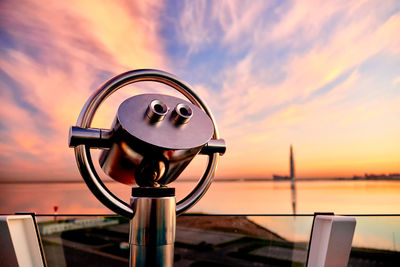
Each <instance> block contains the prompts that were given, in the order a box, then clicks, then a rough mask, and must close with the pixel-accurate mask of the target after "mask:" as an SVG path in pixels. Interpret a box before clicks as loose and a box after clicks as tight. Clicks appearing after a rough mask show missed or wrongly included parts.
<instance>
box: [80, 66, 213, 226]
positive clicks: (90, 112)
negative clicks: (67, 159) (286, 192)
mask: <svg viewBox="0 0 400 267" xmlns="http://www.w3.org/2000/svg"><path fill="white" fill-rule="evenodd" d="M141 81H153V82H159V83H163V84H165V85H168V86H170V87H172V88H174V89H176V90H177V91H179V92H180V93H182V94H183V95H184V96H185V97H186V98H187V99H189V101H191V102H192V103H193V104H194V105H196V106H198V107H200V108H201V109H202V110H203V111H205V112H206V113H207V115H208V116H209V117H210V118H211V120H212V122H213V124H214V135H213V138H214V139H218V138H219V133H218V129H217V125H216V123H215V119H214V117H213V115H212V114H211V112H210V110H209V108H208V107H207V105H206V104H205V103H204V102H203V101H202V100H201V99H200V98H199V97H198V96H197V95H196V94H195V93H194V92H193V90H192V89H191V88H190V86H189V85H188V84H186V83H185V82H183V81H181V80H180V79H178V78H177V77H175V76H174V75H171V74H169V73H167V72H163V71H159V70H151V69H141V70H133V71H128V72H125V73H122V74H120V75H118V76H115V77H113V78H112V79H110V80H109V81H107V82H106V83H105V84H103V85H102V86H101V87H100V88H99V89H98V90H97V91H96V92H94V94H93V95H92V96H91V97H90V98H89V99H88V100H87V102H86V103H85V106H84V107H83V108H82V111H81V113H80V115H79V118H78V121H77V126H79V127H82V128H90V126H91V123H92V121H93V118H94V115H95V113H96V111H97V109H98V107H99V106H100V105H101V103H103V102H104V100H105V99H106V98H107V97H108V96H110V95H111V94H112V93H114V92H115V91H117V90H118V89H120V88H122V87H124V86H126V85H128V84H131V83H135V82H141ZM75 157H76V161H77V164H78V168H79V170H80V172H81V175H82V177H83V179H84V180H85V182H86V184H87V186H88V187H89V189H90V190H91V191H92V193H93V194H94V195H95V196H96V197H97V199H98V200H100V202H102V203H103V204H104V205H105V206H106V207H108V208H109V209H111V210H112V211H114V212H115V213H118V214H120V215H122V216H125V217H128V218H132V217H133V215H134V211H133V210H132V208H131V207H130V205H129V204H127V203H125V202H124V201H122V200H120V199H119V198H118V197H116V196H115V195H114V194H113V193H112V192H111V191H110V190H108V188H107V187H106V186H105V185H104V183H103V182H102V181H101V179H100V177H99V175H98V174H97V172H96V170H95V168H94V165H93V162H92V158H91V154H90V147H88V146H87V145H79V146H77V147H75ZM208 157H209V158H208V164H207V168H206V171H205V172H204V174H203V176H202V178H201V179H200V180H199V182H198V184H197V185H196V187H195V188H194V189H193V190H192V191H191V192H190V193H189V195H187V196H186V197H185V198H183V199H182V200H181V201H179V202H178V203H177V206H176V213H177V214H178V215H179V214H181V213H183V212H184V211H186V210H187V209H189V208H190V207H191V206H192V205H194V204H195V203H196V202H197V201H198V200H199V199H200V198H201V197H202V196H203V195H204V194H205V192H206V191H207V189H208V188H209V186H210V184H211V182H212V180H213V177H214V172H215V169H216V167H217V164H218V159H219V154H218V153H213V154H210V155H208Z"/></svg>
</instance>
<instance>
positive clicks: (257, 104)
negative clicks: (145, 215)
mask: <svg viewBox="0 0 400 267" xmlns="http://www.w3.org/2000/svg"><path fill="white" fill-rule="evenodd" d="M139 68H140V69H142V68H154V69H161V70H164V71H167V72H170V73H173V74H175V75H177V76H178V77H180V78H181V79H183V80H185V81H186V82H188V83H189V84H191V85H192V87H193V88H194V90H195V91H196V92H197V93H198V94H199V95H200V96H201V97H202V98H203V99H204V100H205V102H206V103H207V104H208V105H209V107H210V109H211V110H212V111H213V113H214V115H215V118H216V121H217V123H218V126H219V130H220V133H221V137H222V138H224V139H225V140H226V142H227V145H228V149H227V153H226V154H225V155H224V156H223V157H221V161H220V165H219V169H218V172H217V178H218V179H222V178H250V177H252V178H253V177H267V178H268V177H272V175H273V174H279V175H288V173H289V147H290V145H291V144H293V148H294V153H295V162H296V175H297V177H337V176H353V175H364V173H385V174H389V173H395V172H397V173H399V172H400V1H398V0H393V1H390V0H387V1H386V0H385V1H365V0H361V1H348V0H344V1H176V2H175V1H153V0H152V1H127V0H126V1H81V0H76V1H73V0H71V1H45V2H44V1H38V0H26V1H12V0H3V1H0V99H1V105H0V180H3V181H4V180H8V181H10V180H12V181H13V180H79V179H80V175H79V173H78V170H77V167H76V164H75V159H74V155H73V150H72V149H70V148H68V145H67V139H68V130H69V127H70V126H71V125H75V123H76V120H77V118H78V114H79V112H80V110H81V109H82V106H83V105H84V103H85V101H86V100H87V98H88V97H89V96H90V95H91V93H92V92H93V91H94V90H96V89H97V88H98V87H99V86H100V85H101V84H102V83H103V82H105V81H106V80H108V79H109V78H111V77H112V76H114V75H117V74H119V73H122V72H125V71H127V70H131V69H139ZM152 88H153V87H152V85H151V84H150V85H147V84H146V85H145V86H137V87H135V86H133V87H132V88H131V87H130V88H128V89H127V90H125V91H124V92H122V93H121V94H120V95H117V96H115V97H114V98H112V99H110V101H109V102H108V103H107V104H108V105H107V106H105V107H104V108H103V110H102V111H101V112H100V113H99V116H98V118H97V119H96V121H95V126H97V127H102V128H107V127H109V126H110V124H111V122H112V119H113V116H114V115H115V110H116V108H117V107H118V105H119V103H120V102H121V101H122V100H123V99H125V98H126V97H127V96H131V95H135V94H138V93H143V92H148V93H151V92H152V91H151V89H152ZM154 88H155V90H161V88H158V87H157V85H155V86H154ZM203 157H204V156H203ZM196 164H197V163H195V167H194V168H200V167H201V164H197V165H198V166H197V165H196ZM186 176H190V174H186Z"/></svg>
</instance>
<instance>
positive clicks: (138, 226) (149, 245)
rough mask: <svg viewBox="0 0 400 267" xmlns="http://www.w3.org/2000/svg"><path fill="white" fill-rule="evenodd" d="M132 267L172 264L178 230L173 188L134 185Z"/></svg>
mask: <svg viewBox="0 0 400 267" xmlns="http://www.w3.org/2000/svg"><path fill="white" fill-rule="evenodd" d="M132 195H133V196H132V197H131V206H132V209H133V210H134V217H133V218H132V219H131V221H130V236H129V246H130V258H129V266H173V264H174V242H175V229H176V200H175V190H174V188H133V190H132Z"/></svg>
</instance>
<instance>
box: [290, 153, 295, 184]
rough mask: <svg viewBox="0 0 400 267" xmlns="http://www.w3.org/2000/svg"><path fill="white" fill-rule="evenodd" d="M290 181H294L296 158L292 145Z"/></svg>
mask: <svg viewBox="0 0 400 267" xmlns="http://www.w3.org/2000/svg"><path fill="white" fill-rule="evenodd" d="M290 179H292V180H293V179H294V157H293V147H292V145H290Z"/></svg>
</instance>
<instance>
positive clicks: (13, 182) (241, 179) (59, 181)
mask: <svg viewBox="0 0 400 267" xmlns="http://www.w3.org/2000/svg"><path fill="white" fill-rule="evenodd" d="M197 181H198V179H190V178H186V179H181V180H178V181H177V182H178V183H185V182H197ZM291 181H292V180H291V179H276V180H274V179H273V178H221V179H215V180H214V181H213V182H214V183H226V182H291ZM293 181H295V182H328V181H346V182H347V181H400V177H392V178H380V177H374V178H353V177H348V178H346V177H333V178H296V179H294V180H293ZM103 182H104V183H117V182H116V181H114V180H108V181H103ZM81 183H84V181H83V180H57V181H54V180H48V181H47V180H45V181H32V180H25V181H23V180H16V181H12V180H5V181H1V180H0V184H81Z"/></svg>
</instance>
